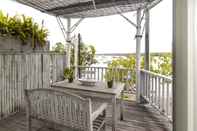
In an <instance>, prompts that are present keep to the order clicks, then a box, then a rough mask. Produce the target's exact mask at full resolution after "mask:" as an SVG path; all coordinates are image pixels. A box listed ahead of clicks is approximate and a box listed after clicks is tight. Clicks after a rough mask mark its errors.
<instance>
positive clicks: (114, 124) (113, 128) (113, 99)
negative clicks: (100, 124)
mask: <svg viewBox="0 0 197 131" xmlns="http://www.w3.org/2000/svg"><path fill="white" fill-rule="evenodd" d="M116 121H117V120H116V97H115V96H114V97H113V98H112V131H116Z"/></svg>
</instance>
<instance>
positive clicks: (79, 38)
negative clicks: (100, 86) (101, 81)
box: [77, 34, 81, 78]
mask: <svg viewBox="0 0 197 131" xmlns="http://www.w3.org/2000/svg"><path fill="white" fill-rule="evenodd" d="M77 37H78V66H80V59H81V58H80V54H81V53H80V48H81V47H80V45H81V34H78V36H77ZM78 77H79V78H81V70H80V68H78Z"/></svg>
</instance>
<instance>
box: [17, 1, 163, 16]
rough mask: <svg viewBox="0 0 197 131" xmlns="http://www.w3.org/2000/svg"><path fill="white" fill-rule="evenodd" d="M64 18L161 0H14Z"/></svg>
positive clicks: (107, 12)
mask: <svg viewBox="0 0 197 131" xmlns="http://www.w3.org/2000/svg"><path fill="white" fill-rule="evenodd" d="M16 1H17V2H19V3H22V4H25V5H27V6H30V7H33V8H35V9H38V10H40V11H42V12H44V13H48V14H51V15H54V16H60V17H64V18H84V17H85V18H86V17H99V16H108V15H114V14H119V13H126V12H130V11H135V10H137V9H139V8H141V9H145V8H148V7H152V6H154V5H156V4H157V3H159V2H160V1H161V0H16Z"/></svg>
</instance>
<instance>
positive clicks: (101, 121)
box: [25, 88, 107, 131]
mask: <svg viewBox="0 0 197 131" xmlns="http://www.w3.org/2000/svg"><path fill="white" fill-rule="evenodd" d="M25 100H26V107H27V108H26V109H27V112H26V113H27V130H28V131H31V125H32V124H31V123H32V119H37V120H43V121H48V122H52V123H55V124H59V125H62V126H65V129H68V131H72V130H75V131H99V130H103V131H104V130H105V117H106V113H105V112H106V108H107V104H106V103H100V102H93V101H91V99H89V98H86V99H85V98H82V97H80V96H78V95H75V94H72V93H69V92H64V91H62V90H57V89H50V88H49V89H28V90H25Z"/></svg>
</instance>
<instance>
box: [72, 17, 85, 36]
mask: <svg viewBox="0 0 197 131" xmlns="http://www.w3.org/2000/svg"><path fill="white" fill-rule="evenodd" d="M83 20H84V18H80V19H79V20H78V21H77V22H76V23H75V24H74V25H73V26H72V27H71V29H70V30H71V33H72V32H73V31H74V30H75V29H76V28H77V27H78V26H79V24H80V23H81V22H82V21H83Z"/></svg>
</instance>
